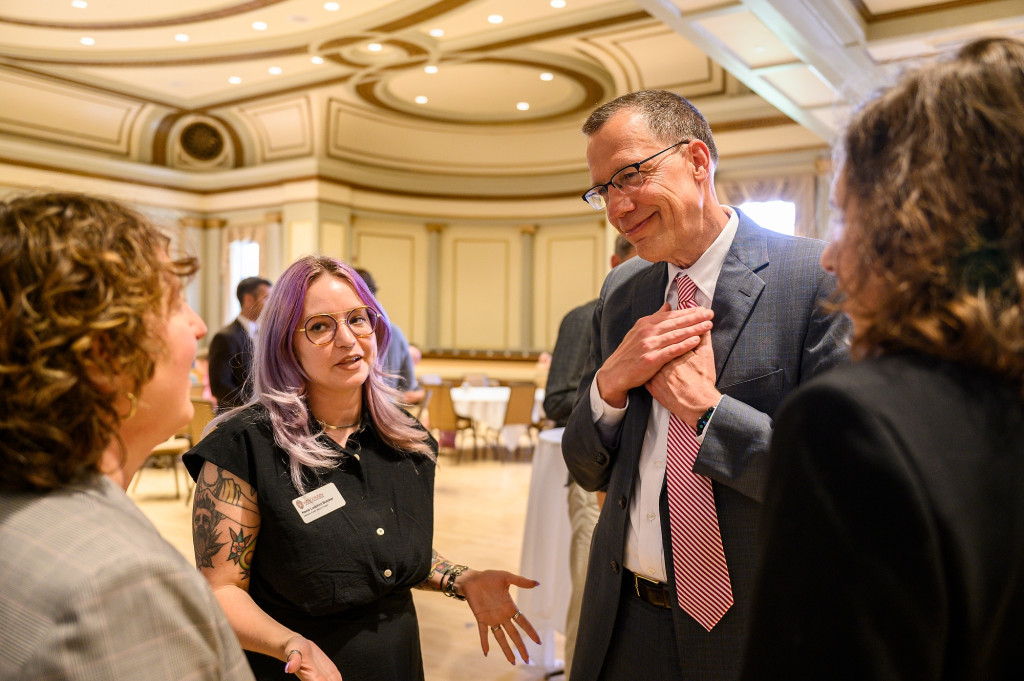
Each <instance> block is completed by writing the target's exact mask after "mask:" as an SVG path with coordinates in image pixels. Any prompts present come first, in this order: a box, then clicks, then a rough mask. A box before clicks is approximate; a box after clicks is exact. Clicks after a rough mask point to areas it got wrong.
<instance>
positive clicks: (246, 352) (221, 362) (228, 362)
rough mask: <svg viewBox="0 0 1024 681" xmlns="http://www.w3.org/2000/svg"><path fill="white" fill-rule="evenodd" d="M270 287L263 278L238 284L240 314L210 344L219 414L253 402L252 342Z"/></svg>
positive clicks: (210, 368) (211, 372) (213, 385)
mask: <svg viewBox="0 0 1024 681" xmlns="http://www.w3.org/2000/svg"><path fill="white" fill-rule="evenodd" d="M270 287H271V283H270V282H269V281H268V280H266V279H263V278H262V277H246V278H245V279H242V280H241V281H240V282H238V286H237V287H236V288H235V296H236V297H237V298H238V304H239V305H240V306H241V311H240V312H239V313H238V317H236V318H235V320H234V321H233V322H231V323H230V324H228V325H227V326H225V327H224V328H223V329H221V330H220V331H218V332H217V333H216V334H214V336H213V339H212V340H211V341H210V348H209V353H208V370H209V375H210V392H211V393H213V397H214V398H215V399H216V400H217V411H218V412H225V411H227V410H229V409H234V408H235V407H239V406H241V405H243V404H245V403H246V402H248V401H249V400H250V399H251V398H252V378H251V377H252V341H253V338H254V337H255V336H256V332H257V330H258V328H259V327H258V320H259V318H260V313H261V312H262V311H263V303H264V302H265V301H266V299H267V295H268V294H269V293H270Z"/></svg>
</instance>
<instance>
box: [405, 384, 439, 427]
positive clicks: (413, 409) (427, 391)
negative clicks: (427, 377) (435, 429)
mask: <svg viewBox="0 0 1024 681" xmlns="http://www.w3.org/2000/svg"><path fill="white" fill-rule="evenodd" d="M436 389H437V387H436V386H433V385H424V386H423V397H422V398H421V399H420V401H419V402H417V403H416V404H411V405H409V413H410V414H412V415H413V416H414V417H415V418H416V420H417V421H419V422H420V423H423V416H424V412H427V408H426V407H427V404H428V403H429V402H430V396H431V395H433V394H434V390H436ZM424 425H425V424H424Z"/></svg>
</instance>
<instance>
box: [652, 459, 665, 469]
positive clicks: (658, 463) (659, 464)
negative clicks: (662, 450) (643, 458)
mask: <svg viewBox="0 0 1024 681" xmlns="http://www.w3.org/2000/svg"><path fill="white" fill-rule="evenodd" d="M654 466H655V467H656V468H663V467H664V466H665V462H664V461H662V460H661V459H655V460H654Z"/></svg>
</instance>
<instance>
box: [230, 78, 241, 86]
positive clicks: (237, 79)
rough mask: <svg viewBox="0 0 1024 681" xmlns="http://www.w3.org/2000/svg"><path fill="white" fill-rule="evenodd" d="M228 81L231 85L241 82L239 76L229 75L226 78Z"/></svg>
mask: <svg viewBox="0 0 1024 681" xmlns="http://www.w3.org/2000/svg"><path fill="white" fill-rule="evenodd" d="M228 82H229V83H231V84H232V85H238V84H239V83H241V82H242V79H241V78H239V77H238V76H231V77H230V78H228Z"/></svg>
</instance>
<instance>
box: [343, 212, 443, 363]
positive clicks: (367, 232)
mask: <svg viewBox="0 0 1024 681" xmlns="http://www.w3.org/2000/svg"><path fill="white" fill-rule="evenodd" d="M352 231H353V239H352V243H353V250H352V256H351V258H349V261H350V262H351V263H352V264H353V265H355V266H356V267H361V268H363V269H365V270H367V271H369V272H370V274H372V275H373V278H374V280H375V281H376V282H377V299H378V300H379V301H380V303H381V305H383V306H384V309H385V311H386V312H387V314H388V317H389V318H390V319H391V321H392V322H393V323H394V324H396V325H397V326H398V327H399V328H400V329H402V332H403V333H405V336H406V338H408V339H409V342H410V343H414V344H417V345H423V344H424V340H425V338H426V327H427V315H428V312H429V310H428V301H427V293H426V291H427V261H428V258H429V254H428V252H427V229H426V227H425V225H424V224H423V223H413V222H408V221H399V220H386V219H379V218H377V219H375V218H360V217H356V218H355V219H354V220H353V229H352Z"/></svg>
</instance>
